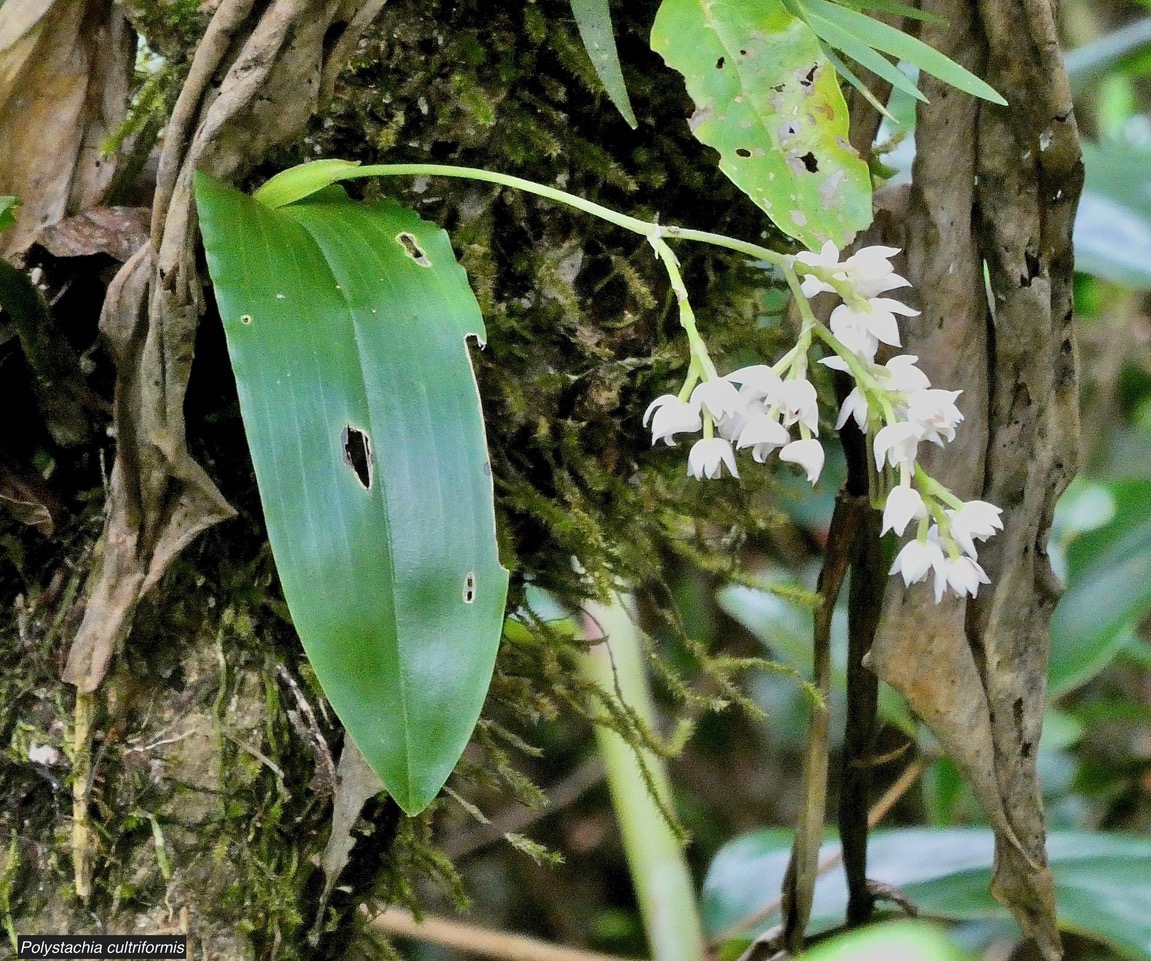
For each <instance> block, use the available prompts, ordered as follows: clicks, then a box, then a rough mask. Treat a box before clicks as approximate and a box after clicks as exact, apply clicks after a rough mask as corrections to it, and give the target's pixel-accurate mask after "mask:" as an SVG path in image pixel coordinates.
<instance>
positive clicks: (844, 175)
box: [651, 0, 871, 248]
mask: <svg viewBox="0 0 1151 961" xmlns="http://www.w3.org/2000/svg"><path fill="white" fill-rule="evenodd" d="M651 43H652V48H653V49H654V50H655V51H656V52H657V53H659V54H661V55H662V56H663V58H664V59H665V60H666V61H667V62H668V63H669V64H670V65H671V66H672V67H674V68H675V69H676V70H678V71H679V72H680V73H682V74H683V75H684V77H685V79H686V81H687V89H688V92H689V93H690V94H691V96H692V99H693V100H694V101H695V104H696V111H695V114H694V115H693V116H692V118H691V120H690V125H691V129H692V131H693V133H694V134H695V136H696V138H697V139H699V140H700V141H702V142H703V143H705V144H707V145H708V146H710V147H714V148H715V149H716V150H718V151H719V154H720V169H721V170H723V172H724V173H725V174H727V175H728V176H729V177H730V178H731V179H732V181H734V183H735V184H736V186H738V187H739V188H740V189H741V190H742V191H743V192H744V193H746V194H747V195H748V196H749V197H751V199H752V200H753V201H755V203H756V204H758V205H759V206H760V207H761V208H762V209H763V210H764V211H765V212H766V213H767V215H768V216H769V217H770V218H771V219H772V220H773V221H774V222H775V223H776V225H777V226H778V227H779V228H780V229H781V230H783V231H785V232H786V233H788V234H790V235H791V236H792V237H795V238H796V239H798V240H800V241H801V242H802V243H804V244H806V245H807V246H808V247H811V248H817V247H819V246H820V245H821V244H823V243H824V242H825V241H827V240H833V241H835V243H836V244H838V245H840V246H843V245H845V244H846V243H847V242H848V241H849V240H850V239H851V238H852V237H854V235H855V233H856V232H857V231H859V230H861V229H862V228H863V227H866V226H867V225H868V224H869V223H870V222H871V179H870V175H869V173H868V170H867V165H866V164H865V163H864V162H863V161H862V160H861V159H860V158H859V156H858V155H857V154H856V153H855V151H854V150H853V149H852V148H851V145H850V143H849V141H848V116H847V105H846V103H845V102H844V100H843V95H842V93H840V90H839V82H838V80H837V78H836V76H835V71H834V70H832V69H831V67H830V65H829V64H828V62H827V59H826V57H825V56H824V55H823V51H822V50H821V49H820V45H819V40H818V38H817V37H816V36H815V34H814V33H812V31H811V29H810V28H809V27H808V26H807V25H806V24H805V23H803V21H801V20H799V19H797V18H796V17H794V16H793V15H792V14H790V13H789V12H788V11H787V10H786V9H785V7H784V5H783V2H782V0H738V2H737V0H663V3H662V4H661V5H660V8H659V13H658V14H657V15H656V20H655V25H654V26H653V27H652V34H651Z"/></svg>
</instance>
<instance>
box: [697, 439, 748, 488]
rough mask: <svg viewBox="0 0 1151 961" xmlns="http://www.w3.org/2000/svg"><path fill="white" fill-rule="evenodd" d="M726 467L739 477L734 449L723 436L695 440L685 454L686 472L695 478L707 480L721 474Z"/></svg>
mask: <svg viewBox="0 0 1151 961" xmlns="http://www.w3.org/2000/svg"><path fill="white" fill-rule="evenodd" d="M724 467H726V468H727V470H728V473H729V474H731V476H732V477H739V469H738V468H737V467H736V466H735V451H734V450H732V448H731V441H729V440H726V439H725V438H723V437H705V438H704V439H703V440H697V441H696V442H695V443H694V444H693V445H692V447H691V452H690V453H689V454H688V455H687V473H688V476H689V477H694V478H695V479H696V480H703V479H704V478H708V479H709V480H712V479H715V478H717V477H720V476H722V474H723V468H724Z"/></svg>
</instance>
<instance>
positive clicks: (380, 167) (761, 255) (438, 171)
mask: <svg viewBox="0 0 1151 961" xmlns="http://www.w3.org/2000/svg"><path fill="white" fill-rule="evenodd" d="M412 176H415V177H457V178H461V179H464V180H482V181H484V182H485V183H492V184H498V185H499V186H501V187H515V188H516V189H517V190H522V191H524V192H525V193H529V194H535V195H536V196H538V197H546V198H547V199H548V200H554V201H555V202H556V203H560V204H564V205H566V206H568V207H574V208H575V209H576V210H582V211H583V212H584V213H586V214H591V215H592V216H593V217H599V218H600V219H601V220H606V221H607V222H608V223H610V224H615V225H616V226H617V227H623V228H624V230H630V231H631V232H632V233H636V234H640V235H641V236H643V237H647V238H648V239H649V240H650V241H651V243H652V244H653V246H654V245H655V244H656V242H657V241H658V240H659V239H660V238H661V237H672V238H678V239H682V240H695V241H698V242H699V243H705V244H711V245H712V246H714V247H726V248H727V249H728V250H734V251H736V252H738V253H741V254H747V255H748V256H749V257H756V258H758V259H760V260H766V261H767V262H768V263H771V264H774V265H776V266H778V267H782V266H783V265H784V264H786V263H788V262H789V261H790V260H791V258H790V257H789V256H788V255H787V254H781V253H778V252H777V251H774V250H771V249H769V248H767V247H761V246H759V244H753V243H749V242H748V241H745V240H737V239H735V238H734V237H725V236H724V235H723V234H713V233H708V232H707V231H705V230H690V229H688V228H686V227H676V226H667V227H665V226H662V225H660V224H656V223H649V222H648V221H646V220H640V219H639V218H638V217H629V216H628V215H627V214H621V213H619V212H618V211H615V210H612V209H611V208H610V207H605V206H603V205H602V204H597V203H595V202H594V201H591V200H586V199H584V198H583V197H577V196H576V195H575V194H569V193H568V192H567V191H565V190H560V189H559V188H557V187H548V186H547V185H545V184H538V183H536V182H535V181H533V180H525V179H524V178H522V177H513V176H512V175H511V174H502V173H497V172H496V171H494V170H482V169H480V168H479V167H457V166H455V165H453V164H367V165H365V166H363V167H356V168H355V169H354V170H350V171H348V172H347V173H345V174H343V175H342V178H341V179H351V178H354V177H412ZM657 252H658V251H657Z"/></svg>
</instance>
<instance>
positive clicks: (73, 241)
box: [36, 207, 151, 264]
mask: <svg viewBox="0 0 1151 961" xmlns="http://www.w3.org/2000/svg"><path fill="white" fill-rule="evenodd" d="M150 222H151V211H150V210H149V209H148V208H147V207H93V208H92V209H91V210H85V211H84V212H83V213H81V214H77V215H76V216H75V217H66V218H65V219H63V220H61V221H60V222H59V223H56V224H49V225H48V226H47V227H45V228H44V229H43V230H42V231H40V234H39V236H37V238H36V243H38V244H39V245H40V246H41V247H43V248H44V249H45V250H47V251H48V253H50V254H51V255H52V256H53V257H91V256H93V255H95V254H107V255H108V256H110V257H112V258H114V259H115V260H118V261H120V263H122V264H123V263H127V261H128V260H129V258H130V257H131V256H132V255H133V254H134V253H135V252H136V251H137V250H139V249H140V247H141V246H143V245H144V244H145V243H147V242H148V235H149V225H150Z"/></svg>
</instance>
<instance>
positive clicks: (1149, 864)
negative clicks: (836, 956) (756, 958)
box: [703, 828, 1151, 959]
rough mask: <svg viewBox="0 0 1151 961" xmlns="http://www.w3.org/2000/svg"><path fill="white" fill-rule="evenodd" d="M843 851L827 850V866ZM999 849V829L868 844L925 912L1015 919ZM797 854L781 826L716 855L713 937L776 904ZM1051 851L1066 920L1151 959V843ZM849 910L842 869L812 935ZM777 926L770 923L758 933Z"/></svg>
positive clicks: (707, 910) (916, 832) (879, 837)
mask: <svg viewBox="0 0 1151 961" xmlns="http://www.w3.org/2000/svg"><path fill="white" fill-rule="evenodd" d="M834 847H835V846H834V845H831V844H829V845H827V846H826V847H825V850H824V851H822V852H821V855H820V857H821V860H822V858H823V857H825V856H827V855H829V854H831V853H832V851H833V850H834ZM994 849H995V842H994V836H993V834H992V832H991V831H990V830H987V829H983V828H965V829H964V828H957V829H952V830H934V829H930V828H906V829H901V830H894V831H878V832H876V833H875V834H874V835H873V836H872V838H871V843H870V845H869V847H868V858H867V876H868V877H869V878H874V879H875V880H877V881H881V882H883V883H885V884H892V885H894V886H895V887H897V888H898V889H899V890H901V891H902V892H903V893H904V894H906V895H907V896H908V897H909V898H910V899H911V900H912V901H913V902H914V903H915V904H916V905H918V907H919V910H920V912H921V913H922V914H925V915H934V916H936V917H944V918H956V919H978V918H990V917H1007V916H1008V914H1007V911H1006V909H1005V908H1003V907H1002V906H1001V905H999V904H998V903H997V902H996V901H995V900H994V899H993V898H992V897H991V894H990V893H989V891H988V885H989V882H990V879H991V866H992V861H993V859H994ZM790 850H791V834H790V832H788V831H781V830H776V829H772V830H765V831H758V832H755V833H753V834H746V835H744V836H743V837H740V838H737V839H736V840H734V841H732V842H731V843H729V844H728V845H726V846H725V847H724V848H723V849H722V850H721V851H720V852H719V854H718V855H716V858H715V860H714V861H713V862H712V864H711V868H710V869H709V870H708V874H707V878H706V880H705V881H704V885H703V918H704V925H705V927H706V929H707V932H708V934H709V935H710V936H711V937H715V936H716V935H718V934H720V933H722V932H725V931H728V930H730V929H732V927H733V926H734V925H736V924H737V923H738V922H740V921H741V920H742V919H744V918H747V917H751V916H753V915H755V914H756V913H757V912H759V911H761V910H762V909H763V908H764V907H765V906H767V905H768V904H769V903H771V902H772V901H773V900H774V899H775V897H776V896H777V895H778V893H779V886H780V881H781V880H782V878H783V872H784V870H785V869H786V867H787V859H788V855H789V853H790ZM1047 850H1048V855H1049V857H1050V863H1051V871H1052V873H1053V874H1054V876H1055V890H1056V898H1057V901H1058V905H1059V921H1060V924H1061V925H1062V926H1063V927H1064V928H1066V929H1068V930H1071V931H1076V932H1078V933H1080V934H1084V935H1087V936H1089V937H1093V938H1096V939H1098V940H1100V941H1103V942H1105V943H1107V944H1110V945H1111V946H1112V947H1113V948H1114V949H1115V950H1116V951H1118V952H1120V953H1121V954H1123V955H1125V956H1127V957H1131V958H1139V959H1151V840H1148V839H1147V838H1140V837H1134V836H1130V835H1117V834H1092V833H1088V832H1084V831H1056V832H1052V834H1051V835H1050V837H1049V838H1048V845H1047ZM846 905H847V888H846V884H845V883H844V880H843V871H842V870H841V869H838V868H837V869H836V870H833V871H830V872H829V873H828V874H826V875H824V876H823V877H821V878H820V879H819V882H818V884H817V885H816V888H815V905H814V907H813V910H812V918H811V926H810V929H809V930H810V931H811V932H812V933H818V932H820V931H826V930H829V929H830V928H833V927H836V926H837V925H840V924H842V923H843V912H844V909H845V908H846ZM777 921H778V918H776V919H774V920H773V919H771V918H767V919H764V920H763V921H762V922H761V923H760V924H759V926H758V928H752V929H751V933H756V932H757V931H762V930H764V929H765V928H767V927H770V926H771V925H772V924H774V923H777Z"/></svg>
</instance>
